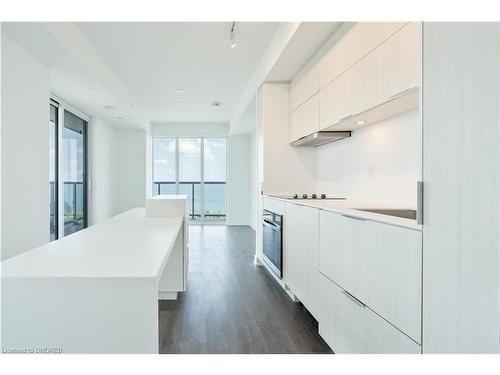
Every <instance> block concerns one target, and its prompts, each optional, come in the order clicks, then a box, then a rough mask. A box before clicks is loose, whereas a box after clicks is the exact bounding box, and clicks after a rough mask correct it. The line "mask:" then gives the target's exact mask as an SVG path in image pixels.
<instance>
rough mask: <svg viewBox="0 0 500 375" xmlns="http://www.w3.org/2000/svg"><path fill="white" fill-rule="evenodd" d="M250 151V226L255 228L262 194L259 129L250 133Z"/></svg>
mask: <svg viewBox="0 0 500 375" xmlns="http://www.w3.org/2000/svg"><path fill="white" fill-rule="evenodd" d="M248 136H249V152H250V157H249V159H250V181H249V184H250V187H249V189H250V198H249V199H250V205H249V207H250V223H249V224H250V226H251V227H252V228H253V229H256V228H257V222H258V219H257V218H258V217H260V213H259V212H257V199H258V196H260V190H259V183H258V179H257V173H258V172H257V129H254V131H253V132H251V133H250V134H249V135H248Z"/></svg>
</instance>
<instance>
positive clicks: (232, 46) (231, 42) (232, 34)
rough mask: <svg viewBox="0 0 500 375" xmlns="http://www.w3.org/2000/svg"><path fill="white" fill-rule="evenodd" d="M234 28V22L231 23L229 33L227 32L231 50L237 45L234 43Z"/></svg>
mask: <svg viewBox="0 0 500 375" xmlns="http://www.w3.org/2000/svg"><path fill="white" fill-rule="evenodd" d="M235 26H236V22H233V24H232V25H231V31H230V32H229V43H230V44H229V47H231V48H235V47H236V46H237V45H238V43H236V39H235V38H236V37H235V31H234V27H235Z"/></svg>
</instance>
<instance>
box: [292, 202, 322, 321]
mask: <svg viewBox="0 0 500 375" xmlns="http://www.w3.org/2000/svg"><path fill="white" fill-rule="evenodd" d="M283 224H284V228H285V229H284V256H283V258H284V266H285V268H284V278H285V283H286V285H287V286H288V287H289V288H290V289H291V290H292V292H293V293H294V294H295V295H296V296H297V298H298V299H299V300H300V301H301V302H302V304H303V305H304V306H305V307H306V308H307V310H309V312H310V313H311V314H312V315H313V316H314V317H315V318H316V320H319V312H320V304H321V288H320V287H319V285H318V280H319V271H318V209H316V208H311V207H305V206H300V205H298V204H293V203H288V204H287V205H286V208H285V218H284V221H283Z"/></svg>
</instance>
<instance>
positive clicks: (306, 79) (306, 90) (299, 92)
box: [290, 64, 319, 112]
mask: <svg viewBox="0 0 500 375" xmlns="http://www.w3.org/2000/svg"><path fill="white" fill-rule="evenodd" d="M318 91H319V65H318V64H317V65H315V66H314V67H313V68H312V69H311V70H310V71H309V72H308V73H306V74H305V75H304V76H303V77H301V78H299V79H297V80H293V82H292V84H291V86H290V111H291V112H293V111H294V110H295V109H297V108H298V107H299V106H300V105H302V104H303V103H305V102H306V101H307V100H308V99H309V98H311V97H312V96H313V95H314V94H316V93H317V92H318Z"/></svg>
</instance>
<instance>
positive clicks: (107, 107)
mask: <svg viewBox="0 0 500 375" xmlns="http://www.w3.org/2000/svg"><path fill="white" fill-rule="evenodd" d="M104 109H105V110H106V111H113V110H114V109H115V107H114V106H113V105H110V104H108V105H105V106H104Z"/></svg>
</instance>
